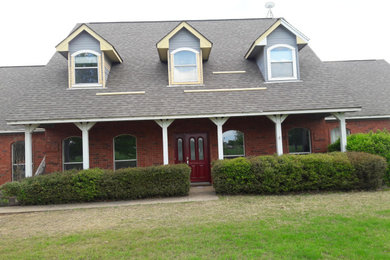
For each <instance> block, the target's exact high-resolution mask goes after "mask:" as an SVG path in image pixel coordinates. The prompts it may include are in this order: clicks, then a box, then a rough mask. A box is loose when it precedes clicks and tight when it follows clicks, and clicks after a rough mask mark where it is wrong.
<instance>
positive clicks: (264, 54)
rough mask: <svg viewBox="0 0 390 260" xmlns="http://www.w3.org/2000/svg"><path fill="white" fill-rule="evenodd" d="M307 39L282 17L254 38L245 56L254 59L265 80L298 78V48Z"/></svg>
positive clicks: (291, 79)
mask: <svg viewBox="0 0 390 260" xmlns="http://www.w3.org/2000/svg"><path fill="white" fill-rule="evenodd" d="M308 40H309V39H308V38H307V37H306V36H305V35H303V34H302V33H301V32H299V31H298V30H296V29H295V28H294V27H292V26H291V25H290V24H289V23H287V22H286V21H285V20H284V19H278V20H277V21H276V22H275V23H274V24H273V25H272V26H271V27H270V28H268V30H266V31H265V32H264V33H263V34H262V35H260V37H258V38H257V39H256V41H255V42H254V43H253V44H252V46H251V47H250V49H249V50H248V52H247V53H246V55H245V58H246V59H255V60H256V63H257V65H258V67H259V69H260V71H261V73H262V75H263V77H264V80H265V81H269V82H271V81H294V80H299V79H300V70H299V50H300V49H302V48H303V47H304V46H306V44H307V42H308Z"/></svg>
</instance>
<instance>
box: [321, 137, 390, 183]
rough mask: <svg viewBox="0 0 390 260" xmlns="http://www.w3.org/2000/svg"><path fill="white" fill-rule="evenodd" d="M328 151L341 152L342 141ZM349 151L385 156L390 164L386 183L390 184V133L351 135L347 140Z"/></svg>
mask: <svg viewBox="0 0 390 260" xmlns="http://www.w3.org/2000/svg"><path fill="white" fill-rule="evenodd" d="M328 150H329V151H340V139H339V140H337V141H336V142H335V143H333V144H331V145H329V146H328ZM347 150H348V151H355V152H366V153H370V154H376V155H380V156H383V157H384V158H385V159H386V161H387V164H388V167H387V173H386V175H385V181H386V182H387V183H388V184H390V133H389V132H388V131H387V130H383V131H381V130H378V131H376V132H370V133H368V134H363V133H360V134H353V135H350V136H348V139H347Z"/></svg>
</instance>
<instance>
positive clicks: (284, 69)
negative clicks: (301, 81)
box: [267, 44, 297, 80]
mask: <svg viewBox="0 0 390 260" xmlns="http://www.w3.org/2000/svg"><path fill="white" fill-rule="evenodd" d="M267 53H268V79H269V80H287V79H296V78H297V68H296V57H295V48H293V47H291V46H289V45H286V44H278V45H274V46H272V47H271V48H269V49H268V51H267Z"/></svg>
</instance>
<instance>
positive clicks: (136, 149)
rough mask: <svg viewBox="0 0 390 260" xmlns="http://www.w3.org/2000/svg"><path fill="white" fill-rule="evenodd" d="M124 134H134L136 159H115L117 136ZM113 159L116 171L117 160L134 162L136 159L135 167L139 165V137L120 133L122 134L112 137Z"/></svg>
mask: <svg viewBox="0 0 390 260" xmlns="http://www.w3.org/2000/svg"><path fill="white" fill-rule="evenodd" d="M122 135H128V136H132V137H134V138H135V159H128V160H115V138H117V137H119V136H122ZM112 148H113V149H112V159H113V162H114V163H113V168H114V171H116V162H134V161H135V165H136V166H135V167H138V140H137V137H136V136H135V135H131V134H120V135H117V136H114V138H112Z"/></svg>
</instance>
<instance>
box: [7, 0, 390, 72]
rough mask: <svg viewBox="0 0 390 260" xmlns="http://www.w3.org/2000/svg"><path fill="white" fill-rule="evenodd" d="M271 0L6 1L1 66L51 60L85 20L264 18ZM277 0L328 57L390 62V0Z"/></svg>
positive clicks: (278, 8) (278, 12)
mask: <svg viewBox="0 0 390 260" xmlns="http://www.w3.org/2000/svg"><path fill="white" fill-rule="evenodd" d="M265 2H267V1H264V0H241V1H238V0H236V1H233V0H221V1H220V0H197V1H191V2H190V1H185V0H181V1H180V0H172V1H170V0H168V1H162V0H160V1H152V0H142V1H138V0H137V1H136V0H133V1H131V0H128V1H122V0H109V1H107V0H105V1H100V0H67V1H54V0H52V1H43V0H34V1H32V0H29V1H22V0H8V1H2V3H1V15H0V28H1V41H0V50H1V51H0V66H14V65H39V64H46V63H47V62H48V61H49V59H50V57H51V56H52V55H53V53H54V52H55V46H56V45H57V44H58V43H59V42H60V41H61V40H63V39H64V38H65V37H66V36H67V35H68V33H69V32H70V30H71V29H72V28H73V27H74V25H75V24H76V23H80V22H105V21H144V20H148V21H150V20H191V19H220V18H258V17H265V16H266V13H267V10H266V9H265V7H264V4H265ZM274 2H275V8H274V9H273V13H274V16H275V17H284V18H285V19H286V20H287V21H288V22H289V23H290V24H292V25H293V26H294V27H296V28H297V29H298V30H300V31H301V32H302V33H304V34H305V35H306V36H308V37H309V38H310V42H309V45H310V46H311V47H312V49H313V50H314V51H315V52H316V53H317V55H318V56H319V57H320V58H321V59H322V60H350V59H386V60H387V61H388V62H390V30H389V27H390V22H389V15H390V1H388V0H370V1H367V0H364V1H363V0H353V1H352V0H338V1H336V0H315V1H314V0H274ZM260 33H261V32H259V34H260ZM210 37H211V36H210ZM253 40H255V39H253ZM248 48H249V46H248Z"/></svg>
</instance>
